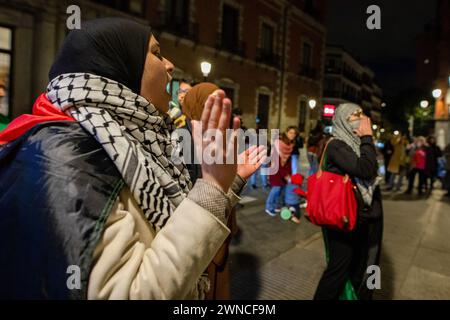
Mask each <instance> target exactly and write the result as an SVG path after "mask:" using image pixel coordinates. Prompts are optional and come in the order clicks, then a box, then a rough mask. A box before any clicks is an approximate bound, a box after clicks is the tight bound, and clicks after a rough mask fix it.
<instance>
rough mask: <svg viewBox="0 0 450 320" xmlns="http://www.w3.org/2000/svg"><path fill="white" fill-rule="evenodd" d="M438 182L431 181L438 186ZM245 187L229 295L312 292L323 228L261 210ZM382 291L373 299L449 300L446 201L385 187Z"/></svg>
mask: <svg viewBox="0 0 450 320" xmlns="http://www.w3.org/2000/svg"><path fill="white" fill-rule="evenodd" d="M438 184H439V183H436V185H438ZM266 196H267V191H263V190H261V189H257V190H248V191H247V192H246V195H245V197H244V199H243V203H244V207H243V208H242V209H240V210H239V211H238V224H239V227H240V229H241V230H242V233H241V235H240V237H238V238H237V239H235V240H234V243H233V245H232V246H231V250H230V263H231V272H232V283H231V288H232V297H233V299H311V298H312V297H313V295H314V291H315V289H316V286H317V283H318V281H319V279H320V276H321V273H322V271H323V269H324V267H325V257H324V250H323V241H322V236H321V232H320V228H318V227H316V226H314V225H312V224H310V223H309V222H307V221H306V220H302V223H301V224H300V225H296V224H294V223H292V222H290V221H283V220H282V219H281V218H279V217H270V216H269V215H267V214H266V213H265V212H264V201H265V198H266ZM383 206H384V213H385V221H384V235H383V250H382V258H381V290H377V291H376V292H375V295H374V298H375V299H450V241H449V238H450V237H449V234H450V200H449V199H444V198H443V192H442V191H439V190H436V191H435V192H434V193H433V194H432V195H431V196H430V197H418V196H414V195H413V196H406V195H403V194H400V193H384V202H383Z"/></svg>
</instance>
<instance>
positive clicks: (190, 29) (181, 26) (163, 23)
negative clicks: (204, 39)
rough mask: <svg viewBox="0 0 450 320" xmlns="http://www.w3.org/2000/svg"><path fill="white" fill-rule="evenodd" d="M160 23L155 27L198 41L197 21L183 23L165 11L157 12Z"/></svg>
mask: <svg viewBox="0 0 450 320" xmlns="http://www.w3.org/2000/svg"><path fill="white" fill-rule="evenodd" d="M159 16H160V17H161V18H160V23H159V25H158V26H157V29H159V30H160V31H165V32H168V33H171V34H173V35H175V36H178V37H181V38H185V39H189V40H192V41H194V42H198V30H199V29H198V24H197V23H191V22H188V23H185V22H181V21H177V20H176V19H173V18H171V17H170V16H168V15H167V14H166V12H165V11H162V12H160V13H159Z"/></svg>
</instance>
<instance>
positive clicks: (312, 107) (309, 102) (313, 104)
mask: <svg viewBox="0 0 450 320" xmlns="http://www.w3.org/2000/svg"><path fill="white" fill-rule="evenodd" d="M308 104H309V107H310V108H311V109H314V108H315V107H316V105H317V102H316V100H314V99H311V100H309V101H308Z"/></svg>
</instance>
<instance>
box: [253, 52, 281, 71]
mask: <svg viewBox="0 0 450 320" xmlns="http://www.w3.org/2000/svg"><path fill="white" fill-rule="evenodd" d="M256 61H258V62H261V63H264V64H267V65H269V66H272V67H275V68H280V67H281V63H280V62H281V59H280V56H279V55H276V54H274V53H273V52H268V51H266V50H263V49H261V48H258V51H257V55H256Z"/></svg>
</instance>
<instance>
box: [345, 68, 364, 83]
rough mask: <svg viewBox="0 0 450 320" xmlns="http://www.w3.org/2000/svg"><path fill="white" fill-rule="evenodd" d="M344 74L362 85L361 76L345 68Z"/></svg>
mask: <svg viewBox="0 0 450 320" xmlns="http://www.w3.org/2000/svg"><path fill="white" fill-rule="evenodd" d="M343 75H344V77H346V78H347V79H349V80H350V81H352V82H354V83H356V84H359V85H361V83H362V81H361V78H359V77H358V76H357V75H355V74H354V73H352V72H349V71H347V70H345V69H344V72H343Z"/></svg>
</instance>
